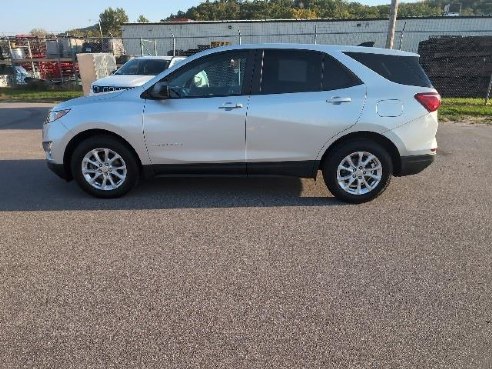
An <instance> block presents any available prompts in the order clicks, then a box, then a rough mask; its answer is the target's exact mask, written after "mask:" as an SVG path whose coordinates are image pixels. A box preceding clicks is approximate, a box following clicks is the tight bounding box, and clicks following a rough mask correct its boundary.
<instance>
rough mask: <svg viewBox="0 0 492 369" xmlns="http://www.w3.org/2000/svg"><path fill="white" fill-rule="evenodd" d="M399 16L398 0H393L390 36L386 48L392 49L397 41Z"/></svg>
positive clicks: (389, 28) (389, 27)
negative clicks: (396, 30)
mask: <svg viewBox="0 0 492 369" xmlns="http://www.w3.org/2000/svg"><path fill="white" fill-rule="evenodd" d="M397 16H398V0H391V9H390V18H389V26H388V38H387V39H386V48H387V49H392V48H393V43H394V41H395V28H396V17H397Z"/></svg>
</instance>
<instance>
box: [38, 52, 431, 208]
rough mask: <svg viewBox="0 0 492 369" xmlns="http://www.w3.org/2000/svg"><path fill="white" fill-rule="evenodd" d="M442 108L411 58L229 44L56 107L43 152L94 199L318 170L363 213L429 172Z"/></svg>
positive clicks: (45, 132)
mask: <svg viewBox="0 0 492 369" xmlns="http://www.w3.org/2000/svg"><path fill="white" fill-rule="evenodd" d="M439 105H440V96H439V94H438V93H437V91H436V90H435V89H434V88H433V87H432V85H431V82H430V81H429V79H428V78H427V76H426V75H425V72H424V71H423V69H422V68H421V67H420V65H419V61H418V55H416V54H413V53H407V52H401V51H395V50H387V49H375V48H367V47H357V46H326V45H297V44H280V45H273V44H269V45H262V44H258V45H242V46H229V47H222V48H217V49H212V50H207V51H204V52H201V53H199V54H196V55H194V56H192V57H190V58H189V59H187V60H186V61H184V62H183V63H182V64H179V65H176V66H174V67H172V68H170V69H168V70H166V71H164V72H162V73H160V74H159V75H158V76H156V77H155V78H153V79H151V80H150V81H148V82H147V83H145V84H144V85H143V86H141V87H137V88H134V89H131V90H126V91H120V92H115V93H112V94H104V95H101V96H89V97H84V98H79V99H75V100H71V101H67V102H64V103H61V104H59V105H57V106H55V107H54V108H53V109H52V110H51V112H50V113H49V116H48V118H47V120H46V122H45V124H44V127H43V147H44V150H45V152H46V159H47V162H48V166H49V167H50V168H51V169H52V170H53V171H54V172H55V173H57V174H58V175H59V176H61V177H62V178H65V179H67V180H70V179H75V180H76V181H77V183H78V184H79V185H80V187H81V188H82V189H83V190H84V191H86V192H88V193H89V194H91V195H94V196H97V197H102V198H113V197H118V196H122V195H124V194H126V193H127V192H128V191H130V190H131V189H132V188H133V187H134V186H135V185H136V183H137V182H138V179H139V178H140V177H151V176H165V175H214V174H221V175H223V174H231V175H237V174H242V175H287V176H296V177H308V178H315V177H316V175H317V172H318V170H321V171H322V173H323V176H324V180H325V182H326V185H327V186H328V189H329V190H330V191H331V192H332V194H333V195H335V196H336V197H337V198H339V199H341V200H343V201H347V202H351V203H361V202H365V201H369V200H371V199H374V198H375V197H376V196H378V195H379V194H381V193H382V192H383V191H384V190H385V188H386V187H387V186H388V184H389V182H390V178H391V176H405V175H410V174H415V173H418V172H420V171H422V170H423V169H424V168H426V167H427V166H428V165H430V164H431V163H432V161H433V160H434V157H435V154H436V149H437V142H436V137H435V136H436V131H437V126H438V120H437V109H438V107H439Z"/></svg>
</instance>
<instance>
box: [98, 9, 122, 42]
mask: <svg viewBox="0 0 492 369" xmlns="http://www.w3.org/2000/svg"><path fill="white" fill-rule="evenodd" d="M99 21H100V22H101V28H102V32H103V34H104V35H105V36H107V35H110V36H121V25H122V24H123V23H126V22H128V15H126V12H125V10H124V9H123V8H116V9H113V8H107V9H106V10H105V11H104V12H102V13H101V14H99Z"/></svg>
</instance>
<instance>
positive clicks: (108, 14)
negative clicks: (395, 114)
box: [31, 0, 492, 37]
mask: <svg viewBox="0 0 492 369" xmlns="http://www.w3.org/2000/svg"><path fill="white" fill-rule="evenodd" d="M387 1H388V5H378V6H369V5H363V4H360V3H358V2H350V1H346V0H214V1H210V0H207V1H204V2H202V3H201V4H200V5H198V6H194V7H191V8H189V9H188V10H186V11H179V12H178V13H177V14H172V15H171V16H169V17H167V18H164V19H161V22H165V21H173V20H177V19H180V18H186V19H191V20H194V21H211V20H240V19H241V20H247V19H316V18H323V19H368V18H387V17H388V14H389V3H390V0H387ZM459 1H460V3H461V5H462V9H461V15H477V16H480V15H492V0H490V1H489V2H486V1H480V0H459ZM449 3H452V0H426V1H420V2H416V3H401V4H400V6H399V9H398V16H399V17H427V16H440V15H442V14H443V9H444V6H445V5H446V4H449ZM127 22H129V18H128V15H127V14H126V12H125V10H124V9H123V8H116V9H113V8H107V9H106V10H104V11H103V12H102V13H101V14H100V15H99V21H98V23H97V24H95V25H92V26H89V27H87V28H81V29H73V30H69V31H67V32H66V34H69V35H71V36H76V37H100V36H101V33H102V34H103V36H104V37H107V36H113V37H119V36H121V25H122V24H123V23H127ZM137 22H141V23H146V22H149V20H148V19H147V18H145V17H144V16H143V15H140V16H139V17H138V18H137ZM47 33H48V32H46V31H45V30H43V29H33V30H32V31H31V34H33V35H35V36H40V37H42V36H46V35H47Z"/></svg>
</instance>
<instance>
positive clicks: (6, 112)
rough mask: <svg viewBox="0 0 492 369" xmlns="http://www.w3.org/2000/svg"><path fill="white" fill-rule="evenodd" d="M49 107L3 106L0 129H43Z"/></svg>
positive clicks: (0, 114) (0, 112)
mask: <svg viewBox="0 0 492 369" xmlns="http://www.w3.org/2000/svg"><path fill="white" fill-rule="evenodd" d="M49 110H50V108H49V107H26V108H1V109H0V130H4V129H26V130H28V129H42V128H43V122H44V120H45V119H46V116H47V115H48V112H49Z"/></svg>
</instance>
